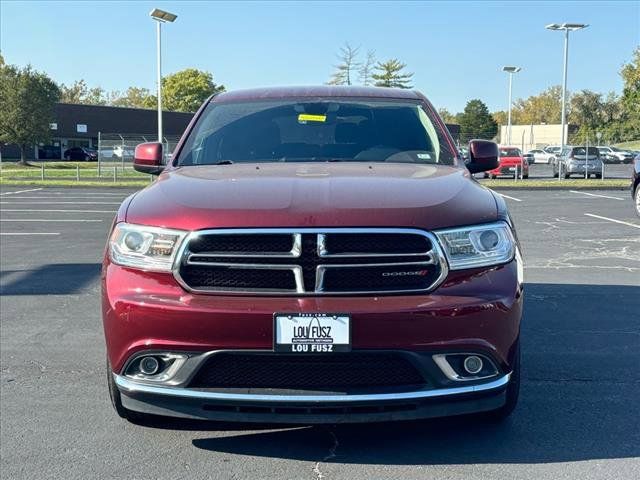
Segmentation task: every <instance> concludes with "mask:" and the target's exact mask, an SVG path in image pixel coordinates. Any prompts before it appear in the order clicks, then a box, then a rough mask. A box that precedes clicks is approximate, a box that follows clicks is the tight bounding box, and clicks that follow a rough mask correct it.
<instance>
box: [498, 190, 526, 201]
mask: <svg viewBox="0 0 640 480" xmlns="http://www.w3.org/2000/svg"><path fill="white" fill-rule="evenodd" d="M496 193H498V192H496ZM498 195H500V196H501V197H504V198H508V199H509V200H514V201H516V202H521V201H522V200H520V199H519V198H516V197H510V196H509V195H505V194H504V193H498Z"/></svg>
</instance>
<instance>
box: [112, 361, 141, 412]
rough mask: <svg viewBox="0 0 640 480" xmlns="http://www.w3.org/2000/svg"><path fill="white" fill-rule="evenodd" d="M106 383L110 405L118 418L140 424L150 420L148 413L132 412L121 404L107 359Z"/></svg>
mask: <svg viewBox="0 0 640 480" xmlns="http://www.w3.org/2000/svg"><path fill="white" fill-rule="evenodd" d="M107 385H108V386H109V398H110V399H111V405H112V406H113V409H114V410H115V411H116V413H117V414H118V416H119V417H120V418H124V419H125V420H128V421H130V422H132V423H138V424H142V423H144V422H145V421H148V420H150V418H151V417H150V416H149V415H145V414H144V413H139V412H134V411H132V410H128V409H126V408H124V406H123V405H122V397H121V394H120V390H118V387H117V385H116V382H115V380H114V379H113V371H112V370H111V364H110V363H109V360H108V359H107Z"/></svg>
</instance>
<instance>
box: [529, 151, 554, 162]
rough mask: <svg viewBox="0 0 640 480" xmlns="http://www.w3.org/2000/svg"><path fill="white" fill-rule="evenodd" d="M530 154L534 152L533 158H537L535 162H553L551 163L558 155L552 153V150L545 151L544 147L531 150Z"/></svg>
mask: <svg viewBox="0 0 640 480" xmlns="http://www.w3.org/2000/svg"><path fill="white" fill-rule="evenodd" d="M528 154H532V155H533V158H534V160H535V162H534V163H546V164H551V163H553V160H555V157H556V156H555V154H553V153H550V152H545V151H544V150H542V149H535V150H530V151H529V153H528ZM528 154H527V155H528Z"/></svg>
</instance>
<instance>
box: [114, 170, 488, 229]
mask: <svg viewBox="0 0 640 480" xmlns="http://www.w3.org/2000/svg"><path fill="white" fill-rule="evenodd" d="M496 219H497V207H496V202H495V200H494V198H493V195H492V193H491V192H490V191H489V190H488V189H486V188H484V187H482V186H481V185H479V184H478V183H477V182H475V181H474V180H473V179H472V178H471V176H470V174H469V172H468V171H467V170H466V169H464V168H457V167H446V166H434V165H416V164H392V163H389V164H384V163H378V164H376V163H374V164H368V163H346V162H345V163H262V164H234V165H218V166H197V167H181V168H178V169H173V170H170V171H167V172H165V173H163V174H162V175H161V176H160V177H159V178H158V180H157V181H156V182H155V183H153V184H152V185H150V186H149V187H147V188H146V189H144V190H142V191H140V192H139V193H138V194H137V195H136V196H135V197H134V198H133V200H132V201H131V203H130V204H129V207H128V209H127V212H126V221H127V222H129V223H138V224H144V225H154V226H162V227H169V228H176V229H184V230H198V229H203V228H225V227H226V228H232V227H236V228H238V227H239V228H242V227H414V228H424V229H435V228H443V227H450V226H458V225H469V224H475V223H482V222H490V221H494V220H496Z"/></svg>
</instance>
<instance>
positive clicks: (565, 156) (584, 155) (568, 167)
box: [553, 146, 602, 178]
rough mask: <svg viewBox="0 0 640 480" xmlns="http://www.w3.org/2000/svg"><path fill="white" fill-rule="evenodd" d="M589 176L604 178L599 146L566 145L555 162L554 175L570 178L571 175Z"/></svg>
mask: <svg viewBox="0 0 640 480" xmlns="http://www.w3.org/2000/svg"><path fill="white" fill-rule="evenodd" d="M585 172H586V175H587V178H589V177H591V176H592V175H593V176H594V177H596V178H602V160H601V158H600V151H599V150H598V148H597V147H588V150H587V147H572V146H568V147H565V148H564V150H562V152H560V153H559V154H558V156H557V158H556V160H555V161H554V162H553V176H554V177H558V176H559V175H563V176H564V178H569V177H570V176H571V175H582V176H583V177H584V176H585Z"/></svg>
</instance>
